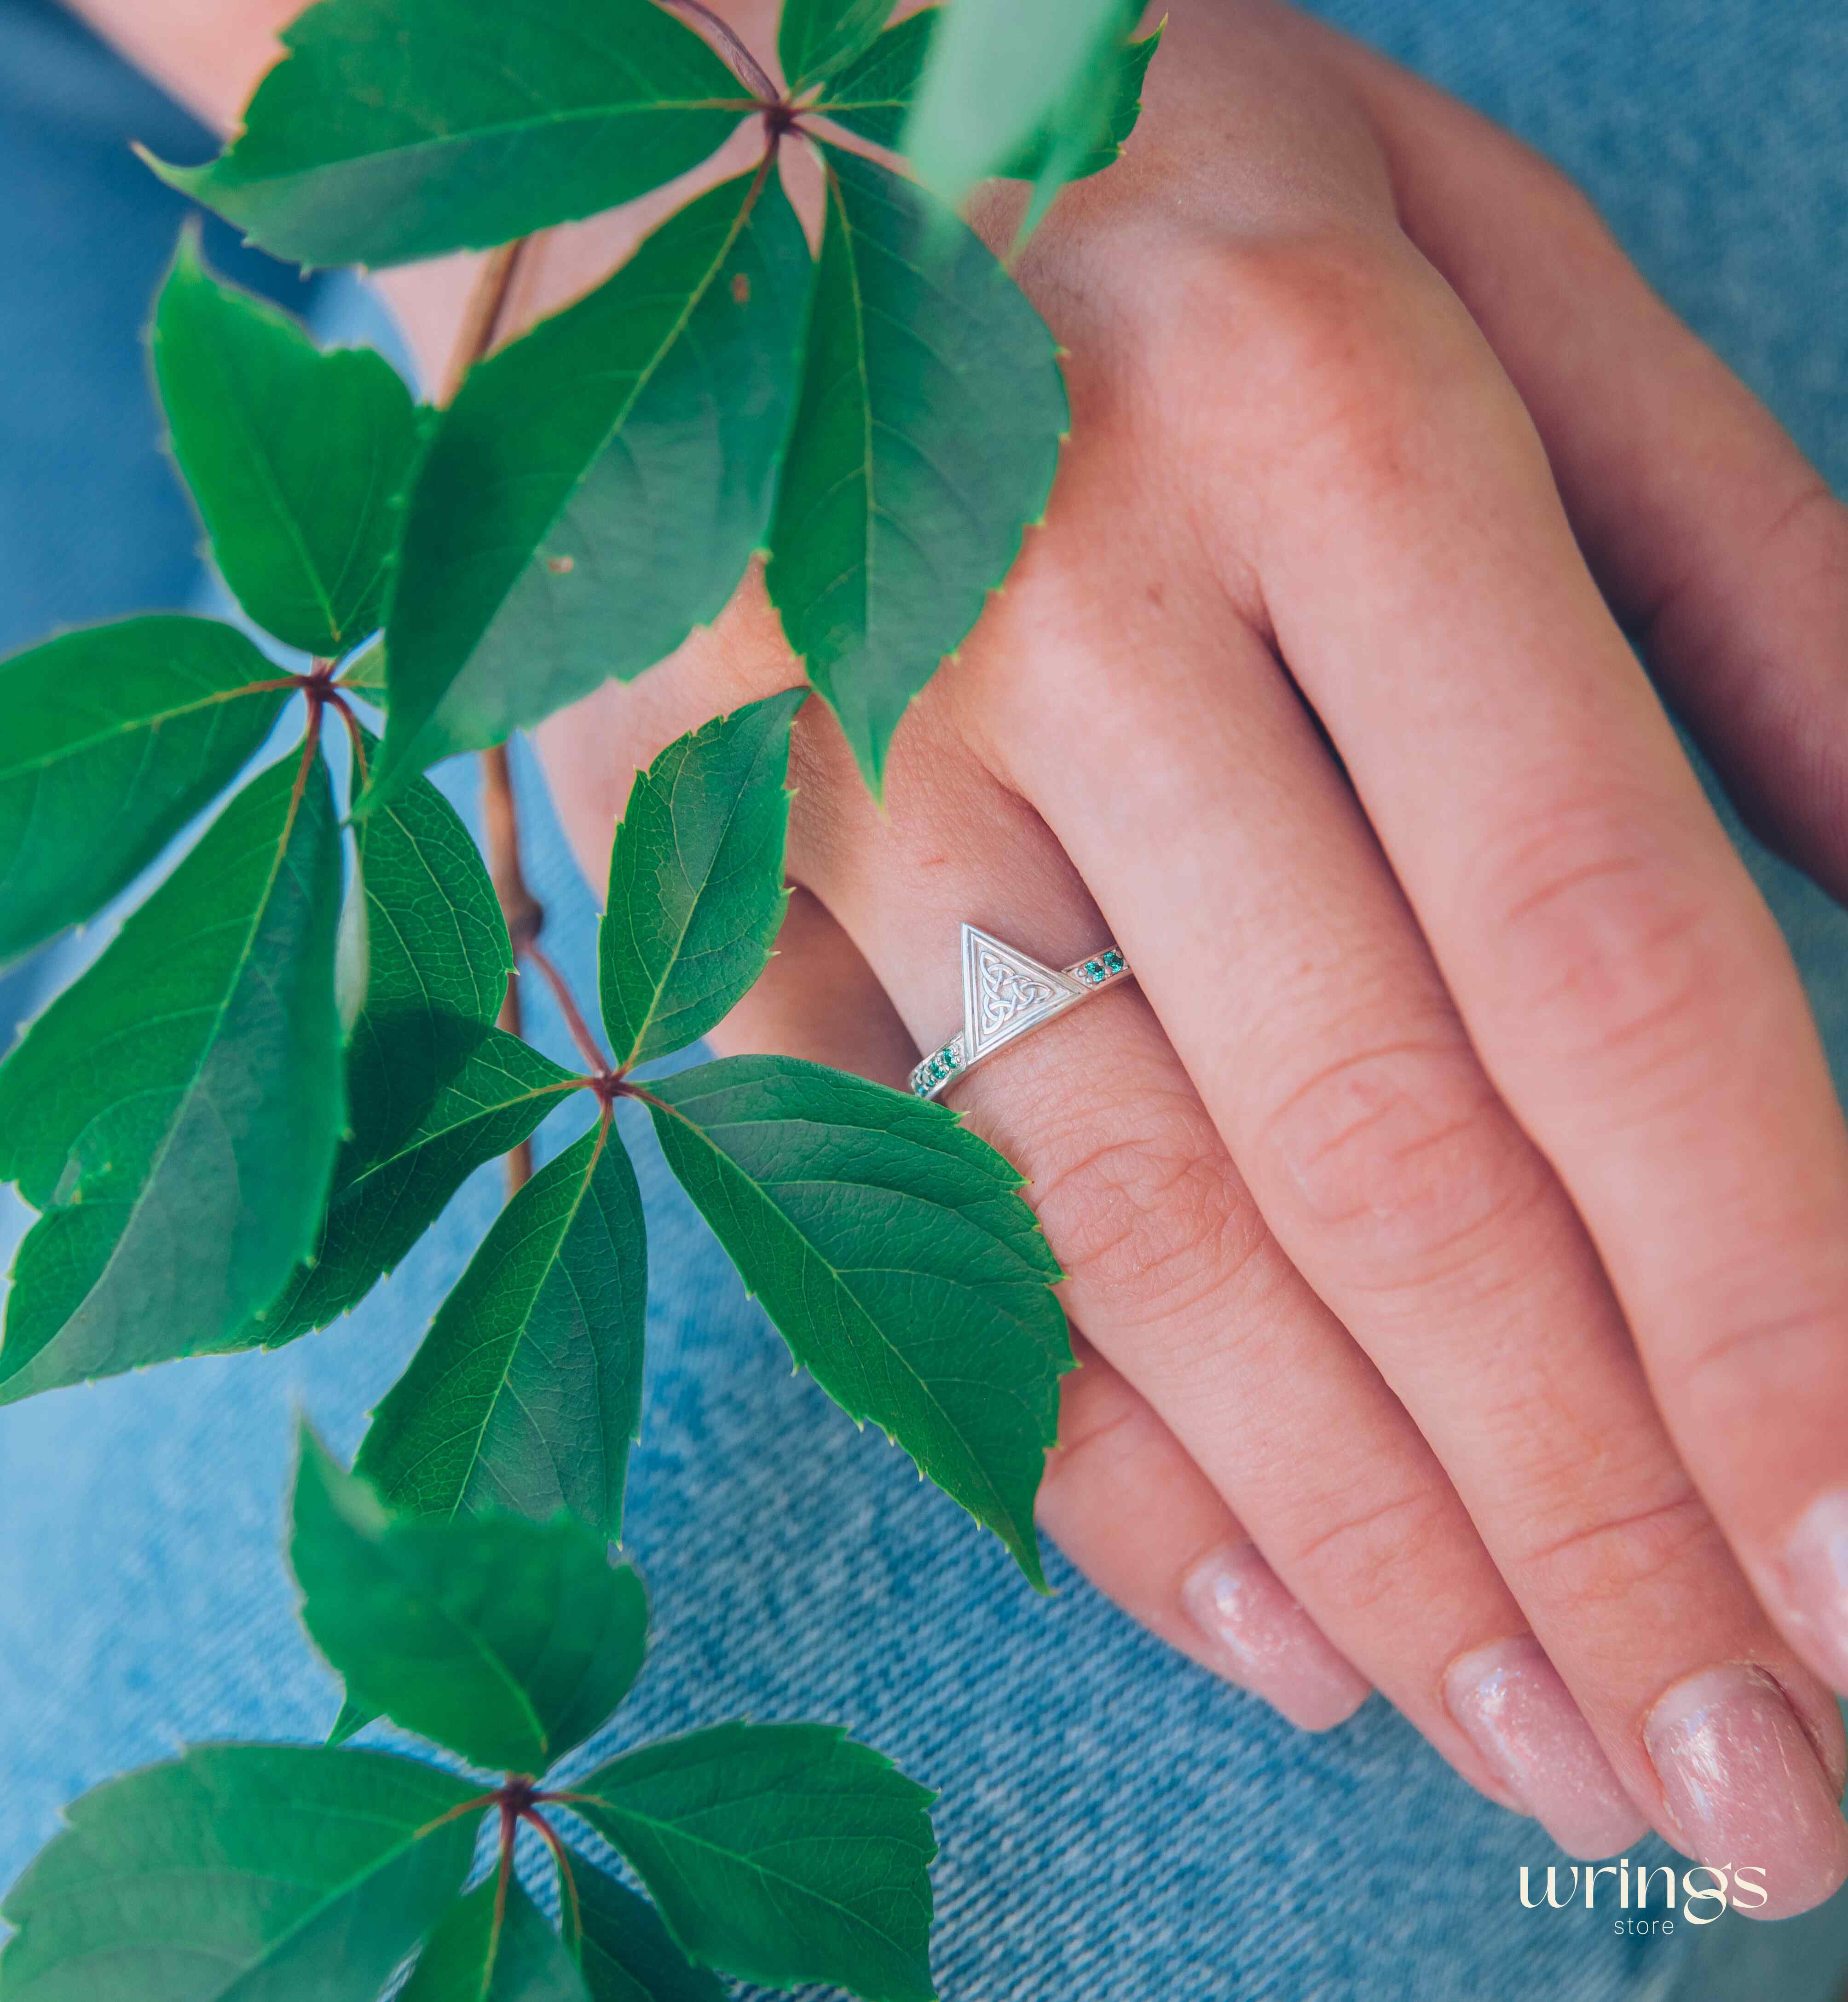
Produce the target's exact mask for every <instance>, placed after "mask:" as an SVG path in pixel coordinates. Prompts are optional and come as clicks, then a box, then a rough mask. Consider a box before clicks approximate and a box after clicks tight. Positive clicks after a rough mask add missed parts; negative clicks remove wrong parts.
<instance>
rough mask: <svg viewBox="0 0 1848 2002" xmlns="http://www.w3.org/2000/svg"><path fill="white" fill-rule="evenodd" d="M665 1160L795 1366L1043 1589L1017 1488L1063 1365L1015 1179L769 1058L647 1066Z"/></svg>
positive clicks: (1041, 1245)
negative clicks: (667, 1071) (894, 1447)
mask: <svg viewBox="0 0 1848 2002" xmlns="http://www.w3.org/2000/svg"><path fill="white" fill-rule="evenodd" d="M649 1092H650V1099H651V1100H652V1101H653V1102H651V1103H650V1107H649V1110H650V1112H651V1113H652V1114H654V1125H655V1131H656V1132H657V1133H658V1134H659V1135H660V1137H661V1148H662V1151H663V1152H664V1153H665V1154H666V1156H667V1158H668V1165H669V1166H670V1167H671V1168H672V1169H673V1170H674V1172H675V1174H676V1175H678V1177H679V1178H680V1180H681V1181H682V1184H684V1185H685V1188H686V1191H687V1193H688V1194H689V1195H691V1196H692V1198H693V1200H694V1202H696V1203H697V1204H698V1205H699V1209H700V1211H701V1212H702V1213H703V1215H704V1216H705V1218H706V1222H708V1223H710V1225H711V1226H712V1227H713V1230H714V1232H715V1233H717V1236H718V1239H719V1242H720V1243H721V1244H723V1245H724V1247H725V1249H726V1250H727V1253H728V1254H730V1257H731V1261H732V1263H733V1264H735V1265H736V1266H737V1268H738V1270H739V1271H740V1272H741V1274H742V1275H744V1283H745V1285H747V1286H748V1287H749V1288H750V1289H751V1292H754V1293H755V1294H757V1295H758V1296H760V1297H761V1298H762V1301H763V1303H764V1306H765V1308H766V1309H767V1310H769V1316H770V1318H771V1319H772V1320H773V1321H774V1322H775V1323H776V1325H777V1327H778V1328H779V1330H780V1331H782V1334H783V1338H784V1340H785V1341H787V1342H788V1343H789V1345H790V1348H791V1350H792V1351H793V1352H794V1355H795V1358H796V1360H797V1362H798V1363H799V1364H800V1365H802V1366H803V1367H804V1368H805V1369H808V1370H809V1371H811V1372H812V1373H813V1375H814V1379H815V1381H816V1382H817V1383H819V1384H820V1385H821V1388H822V1389H823V1390H825V1391H826V1392H827V1393H828V1395H829V1396H830V1397H832V1398H833V1399H834V1400H835V1403H836V1404H839V1405H840V1406H842V1408H843V1409H844V1410H846V1412H847V1413H848V1414H849V1416H850V1417H852V1418H853V1419H855V1420H856V1421H857V1422H859V1423H864V1422H865V1421H866V1420H868V1419H870V1420H871V1421H873V1423H874V1424H875V1425H878V1426H879V1427H880V1429H881V1430H882V1431H884V1432H885V1433H886V1434H887V1435H888V1436H889V1437H891V1439H894V1440H895V1441H896V1442H898V1445H900V1446H902V1447H903V1448H904V1449H905V1451H906V1452H907V1453H909V1454H910V1455H911V1456H912V1459H913V1460H915V1462H916V1463H917V1465H918V1467H919V1471H920V1472H922V1473H923V1474H927V1475H928V1476H929V1478H930V1479H931V1480H933V1481H935V1482H936V1484H937V1485H938V1486H939V1487H940V1488H943V1490H944V1491H945V1492H946V1493H947V1494H948V1495H951V1496H953V1497H954V1498H955V1499H956V1500H957V1501H960V1502H961V1504H962V1505H963V1506H964V1508H967V1509H968V1511H969V1512H970V1513H971V1515H974V1516H975V1519H977V1521H978V1522H983V1523H985V1524H986V1525H987V1526H989V1528H990V1529H993V1530H994V1531H995V1534H996V1535H997V1536H999V1537H1000V1538H1001V1540H1002V1542H1003V1543H1006V1545H1007V1547H1008V1548H1009V1550H1011V1551H1012V1552H1013V1554H1014V1556H1015V1557H1016V1559H1017V1560H1018V1561H1019V1563H1020V1568H1022V1570H1023V1571H1025V1572H1026V1573H1027V1576H1028V1577H1029V1578H1030V1579H1031V1580H1032V1581H1033V1582H1034V1584H1035V1585H1038V1586H1040V1587H1041V1589H1044V1582H1045V1581H1044V1575H1043V1574H1042V1573H1041V1569H1040V1558H1039V1548H1038V1545H1037V1542H1036V1540H1035V1539H1034V1529H1033V1500H1034V1494H1035V1492H1036V1491H1037V1488H1038V1487H1039V1481H1040V1474H1041V1467H1042V1466H1043V1463H1044V1457H1045V1453H1046V1449H1047V1448H1048V1446H1051V1444H1052V1442H1053V1439H1054V1435H1055V1430H1056V1428H1057V1424H1058V1379H1059V1376H1060V1375H1061V1373H1062V1372H1064V1371H1065V1370H1067V1369H1070V1368H1071V1367H1072V1351H1071V1344H1070V1341H1069V1338H1068V1336H1067V1334H1066V1331H1065V1315H1064V1313H1063V1312H1062V1310H1061V1309H1060V1307H1059V1304H1058V1301H1057V1300H1056V1299H1055V1298H1054V1296H1053V1295H1052V1292H1051V1290H1050V1289H1051V1285H1052V1284H1053V1282H1055V1281H1056V1280H1057V1279H1058V1277H1059V1272H1058V1266H1057V1265H1056V1264H1055V1262H1054V1261H1053V1258H1052V1255H1051V1252H1049V1251H1048V1250H1047V1248H1046V1242H1045V1240H1044V1238H1043V1237H1042V1236H1041V1235H1040V1230H1039V1226H1038V1225H1037V1223H1036V1222H1034V1216H1033V1212H1032V1211H1031V1210H1030V1209H1028V1208H1027V1205H1026V1203H1025V1202H1023V1200H1022V1199H1021V1197H1020V1194H1019V1190H1020V1177H1019V1176H1018V1175H1017V1174H1015V1172H1014V1171H1013V1169H1012V1168H1010V1167H1009V1166H1008V1164H1007V1163H1006V1162H1005V1161H1004V1160H1002V1158H1001V1156H999V1154H997V1153H995V1150H994V1149H992V1147H990V1146H989V1145H988V1144H987V1143H986V1142H985V1141H982V1140H981V1139H978V1138H977V1137H976V1135H975V1134H973V1133H971V1132H970V1131H969V1130H968V1128H966V1127H964V1126H962V1125H959V1124H958V1123H957V1119H956V1117H955V1115H954V1114H953V1113H951V1112H950V1111H948V1110H947V1108H946V1107H943V1106H940V1105H929V1104H925V1103H924V1102H923V1101H922V1100H919V1099H915V1098H913V1097H911V1096H910V1095H909V1094H908V1093H901V1092H896V1091H889V1090H887V1089H886V1088H885V1087H884V1086H883V1085H877V1084H869V1083H866V1080H865V1079H863V1078H857V1077H850V1076H848V1075H847V1074H846V1072H842V1071H832V1070H828V1069H824V1068H823V1067H822V1066H821V1065H819V1064H811V1063H801V1062H797V1061H796V1060H794V1059H791V1058H786V1057H729V1058H726V1059H722V1060H721V1061H720V1062H717V1063H710V1064H704V1065H701V1066H697V1067H696V1068H695V1069H691V1070H683V1071H679V1072H675V1075H674V1076H671V1077H664V1078H657V1079H654V1081H653V1082H652V1083H650V1086H649Z"/></svg>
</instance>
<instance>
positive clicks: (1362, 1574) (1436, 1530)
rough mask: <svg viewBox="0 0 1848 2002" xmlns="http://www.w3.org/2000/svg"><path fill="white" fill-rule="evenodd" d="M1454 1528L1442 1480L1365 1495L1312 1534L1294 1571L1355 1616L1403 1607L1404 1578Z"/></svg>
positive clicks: (1416, 1572)
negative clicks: (1384, 1607) (1378, 1608)
mask: <svg viewBox="0 0 1848 2002" xmlns="http://www.w3.org/2000/svg"><path fill="white" fill-rule="evenodd" d="M1455 1527H1456V1515H1455V1513H1454V1504H1453V1501H1452V1495H1451V1491H1450V1490H1449V1488H1447V1487H1445V1485H1444V1484H1442V1481H1435V1480H1434V1481H1424V1482H1423V1483H1421V1484H1419V1485H1417V1486H1415V1487H1407V1488H1400V1489H1399V1490H1398V1491H1396V1492H1395V1493H1393V1494H1390V1495H1386V1497H1385V1498H1379V1496H1377V1495H1369V1496H1368V1497H1367V1498H1365V1500H1364V1501H1363V1500H1361V1499H1359V1498H1356V1501H1355V1504H1354V1505H1353V1506H1352V1507H1351V1508H1347V1509H1344V1510H1341V1511H1340V1512H1337V1514H1336V1515H1335V1517H1334V1519H1333V1520H1332V1521H1330V1522H1325V1523H1323V1525H1321V1526H1320V1527H1318V1528H1317V1529H1316V1531H1315V1533H1314V1534H1313V1535H1312V1536H1310V1537H1309V1540H1308V1541H1307V1542H1306V1543H1303V1544H1302V1546H1301V1547H1300V1548H1299V1550H1297V1552H1296V1554H1295V1563H1294V1564H1292V1572H1293V1573H1295V1574H1297V1575H1303V1576H1313V1578H1315V1580H1316V1585H1317V1589H1318V1593H1319V1595H1321V1596H1327V1598H1328V1599H1330V1602H1331V1603H1335V1604H1338V1605H1341V1606H1347V1607H1349V1608H1351V1609H1352V1610H1355V1611H1357V1612H1365V1611H1367V1610H1369V1609H1370V1608H1372V1607H1373V1606H1379V1605H1388V1606H1390V1605H1393V1604H1394V1603H1397V1604H1400V1605H1403V1603H1404V1596H1405V1590H1406V1580H1407V1578H1408V1577H1410V1578H1415V1577H1417V1576H1418V1575H1420V1574H1421V1572H1422V1571H1424V1569H1425V1568H1426V1567H1427V1565H1428V1564H1429V1563H1430V1562H1431V1560H1433V1559H1434V1558H1435V1557H1437V1556H1438V1553H1439V1552H1440V1551H1441V1550H1442V1547H1443V1545H1444V1544H1445V1543H1446V1541H1447V1540H1449V1538H1450V1536H1452V1533H1453V1531H1454V1529H1455Z"/></svg>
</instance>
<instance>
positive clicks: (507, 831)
mask: <svg viewBox="0 0 1848 2002" xmlns="http://www.w3.org/2000/svg"><path fill="white" fill-rule="evenodd" d="M481 818H482V822H483V832H485V833H486V835H487V850H488V876H489V878H490V881H492V882H493V886H494V895H496V896H497V898H499V899H500V915H501V916H503V917H504V918H505V919H506V920H507V936H508V937H509V938H510V939H511V940H512V941H513V948H514V971H513V977H512V978H511V979H510V980H509V981H508V982H507V993H506V996H505V997H504V999H502V1001H501V1003H500V1016H499V1018H498V1020H499V1023H500V1027H502V1028H503V1029H504V1030H505V1031H507V1034H509V1035H510V1036H518V1035H520V1034H523V1033H524V1030H523V1027H522V1024H523V1022H524V1019H525V1016H524V1010H522V1009H521V1005H520V968H519V961H520V959H521V956H522V955H523V954H526V955H530V954H532V951H533V950H534V945H535V941H536V940H537V939H538V937H539V929H540V927H541V926H542V925H543V924H544V923H545V922H546V911H545V906H544V905H542V904H541V903H540V902H539V899H538V898H536V897H535V896H534V895H533V894H532V891H531V890H530V889H529V888H528V887H527V883H526V873H525V870H524V869H522V868H521V865H520V814H519V807H518V802H517V801H516V800H515V799H514V774H513V766H512V763H511V760H510V759H508V757H507V746H506V745H504V744H497V745H495V746H494V747H493V749H492V750H490V751H484V752H482V754H481ZM547 964H550V962H549V961H547ZM529 1181H532V1141H531V1140H522V1141H521V1142H520V1144H519V1145H518V1146H517V1147H515V1148H514V1149H513V1151H512V1152H511V1153H510V1154H509V1155H508V1156H507V1194H508V1195H514V1193H515V1192H516V1191H518V1190H520V1189H521V1188H525V1185H526V1184H527V1183H528V1182H529Z"/></svg>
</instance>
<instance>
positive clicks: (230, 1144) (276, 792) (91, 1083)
mask: <svg viewBox="0 0 1848 2002" xmlns="http://www.w3.org/2000/svg"><path fill="white" fill-rule="evenodd" d="M339 914H340V830H339V827H338V825H337V823H336V820H335V818H334V811H333V797H332V795H331V793H330V790H329V787H328V782H327V770H326V766H325V765H324V764H323V762H322V760H321V759H320V758H319V756H318V755H315V756H312V757H310V758H309V759H308V760H307V762H306V763H305V765H304V764H303V763H302V762H301V761H300V760H298V759H295V758H293V757H291V758H288V759H284V760H283V761H282V762H281V763H279V764H276V765H272V766H270V767H269V768H268V769H267V770H265V771H263V772H262V773H259V774H258V776H256V778H255V779H253V780H252V781H251V782H250V783H249V785H248V786H246V787H245V789H244V790H243V791H242V793H239V794H238V796H237V797H236V798H235V799H234V800H232V803H231V804H230V805H229V806H228V807H226V808H225V811H224V812H223V814H221V815H220V817H219V818H218V821H217V822H216V823H215V824H214V825H213V827H212V828H211V829H210V830H209V831H208V832H207V834H206V835H204V838H203V839H201V840H200V842H199V844H198V846H197V847H196V848H195V849H194V850H193V851H192V853H190V855H189V856H187V858H186V860H184V861H183V862H182V863H180V866H179V867H178V868H177V869H176V870H174V872H173V874H172V875H171V876H170V877H169V878H168V879H167V881H166V882H165V883H163V884H162V885H161V886H160V888H159V889H157V890H156V891H155V892H154V894H153V895H152V896H151V897H149V898H148V901H147V902H145V904H143V905H141V908H140V909H138V910H137V911H136V912H134V915H133V916H131V917H130V918H129V919H128V920H127V923H125V924H124V926H123V927H122V930H121V933H120V935H119V936H117V939H116V940H115V941H114V943H113V944H111V945H110V947H109V949H108V950H107V951H106V952H105V953H104V954H103V956H102V957H101V958H100V959H99V960H98V961H96V964H95V965H94V966H92V968H90V969H89V971H88V972H87V973H85V975H83V977H82V978H81V979H80V980H78V982H76V983H75V985H72V986H71V987H69V988H68V989H66V990H65V992H64V993H62V994H61V995H60V996H58V999H57V1000H55V1001H54V1002H53V1003H52V1004H51V1006H50V1007H49V1008H47V1010H46V1011H45V1013H44V1014H43V1015H42V1016H40V1017H39V1019H38V1020H37V1022H35V1023H34V1024H33V1026H32V1027H31V1029H30V1030H29V1031H27V1033H26V1038H25V1039H24V1041H23V1042H22V1043H21V1044H20V1045H19V1048H18V1049H17V1050H16V1051H15V1052H14V1053H13V1055H12V1057H11V1058H10V1059H9V1060H8V1061H7V1062H6V1063H5V1065H4V1066H0V1176H3V1177H5V1179H7V1180H9V1181H17V1182H18V1183H19V1188H20V1191H21V1193H22V1194H23V1195H24V1196H25V1198H26V1201H27V1202H30V1203H31V1204H32V1205H33V1207H34V1208H35V1209H39V1210H41V1211H43V1212H44V1215H41V1216H40V1219H39V1221H38V1222H37V1224H36V1225H35V1226H33V1229H32V1230H31V1231H30V1233H29V1234H28V1235H27V1236H26V1240H25V1242H24V1243H23V1244H22V1245H21V1246H20V1247H19V1257H18V1260H17V1262H16V1264H15V1266H14V1268H13V1287H12V1293H11V1296H9V1299H8V1302H7V1320H6V1333H5V1343H4V1345H0V1403H9V1402H11V1401H12V1400H14V1399H16V1398H19V1397H26V1396H27V1395H29V1394H30V1393H32V1392H33V1391H35V1390H51V1389H54V1388H55V1387H56V1386H58V1385H59V1384H63V1383H76V1382H78V1381H79V1380H81V1379H83V1378H85V1377H91V1376H110V1375H113V1373H115V1372H117V1371H120V1370H124V1369H134V1368H137V1367H138V1366H139V1365H142V1364H144V1363H148V1362H162V1361H164V1360H166V1358H168V1357H169V1356H176V1355H197V1354H200V1353H201V1352H207V1351H210V1350H211V1349H214V1348H219V1347H222V1346H225V1345H234V1344H235V1342H236V1341H237V1340H238V1339H239V1331H240V1330H241V1329H242V1326H243V1324H244V1323H245V1322H246V1320H249V1317H250V1316H251V1315H252V1314H253V1313H256V1311H257V1310H258V1309H260V1308H261V1307H263V1306H267V1305H268V1303H270V1300H271V1299H274V1297H275V1296H276V1294H277V1292H279V1291H280V1290H281V1288H282V1286H283V1285H284V1284H285V1283H286V1282H287V1281H288V1278H289V1275H290V1274H291V1271H293V1269H294V1268H295V1264H297V1262H298V1261H299V1260H300V1259H302V1257H305V1255H306V1254H307V1252H308V1250H309V1247H311V1246H312V1244H313V1243H314V1240H315V1233H316V1228H317V1226H318V1225H319V1222H320V1217H321V1209H322V1205H323V1202H325V1201H326V1195H327V1187H328V1181H329V1177H330V1174H331V1173H332V1171H333V1161H334V1149H335V1144H336V1139H337V1137H338V1135H339V1132H340V1125H341V1121H342V1118H343V1111H342V1095H343V1094H342V1086H341V1078H340V1023H339V1020H338V1018H337V1017H336V1013H335V1009H334V992H333V957H334V932H335V927H336V923H337V921H338V918H339Z"/></svg>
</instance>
